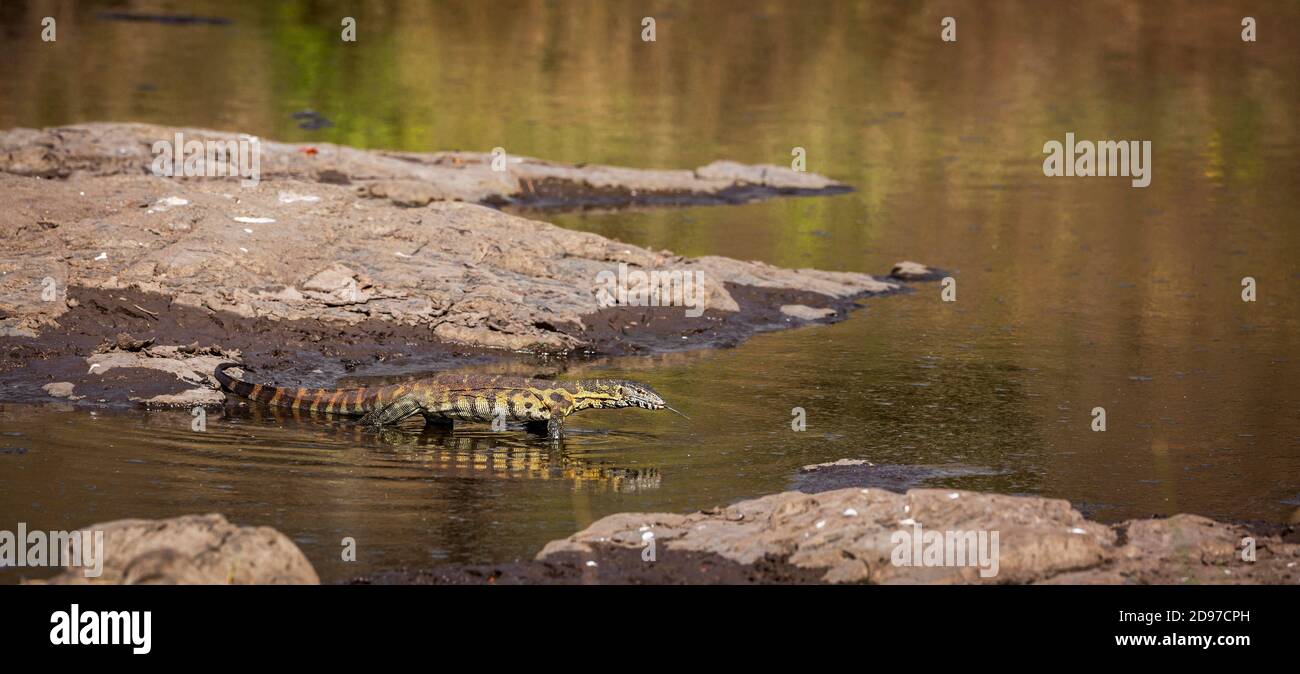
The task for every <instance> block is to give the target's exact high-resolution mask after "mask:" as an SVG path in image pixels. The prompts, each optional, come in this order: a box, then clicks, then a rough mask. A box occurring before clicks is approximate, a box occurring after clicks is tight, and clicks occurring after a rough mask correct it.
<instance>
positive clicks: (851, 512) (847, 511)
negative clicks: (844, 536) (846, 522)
mask: <svg viewBox="0 0 1300 674" xmlns="http://www.w3.org/2000/svg"><path fill="white" fill-rule="evenodd" d="M844 516H845V517H857V516H858V511H856V510H854V509H853V508H845V509H844Z"/></svg>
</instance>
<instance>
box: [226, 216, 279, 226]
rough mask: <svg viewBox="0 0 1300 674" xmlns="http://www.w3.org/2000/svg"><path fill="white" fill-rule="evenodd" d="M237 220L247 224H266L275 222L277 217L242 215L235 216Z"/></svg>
mask: <svg viewBox="0 0 1300 674" xmlns="http://www.w3.org/2000/svg"><path fill="white" fill-rule="evenodd" d="M235 222H242V223H244V224H246V225H266V224H270V223H272V222H275V219H274V218H245V217H242V216H241V217H238V218H235Z"/></svg>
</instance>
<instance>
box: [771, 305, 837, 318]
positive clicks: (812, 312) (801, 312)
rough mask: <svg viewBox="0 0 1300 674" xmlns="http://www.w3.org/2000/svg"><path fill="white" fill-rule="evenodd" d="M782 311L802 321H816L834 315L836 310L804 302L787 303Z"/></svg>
mask: <svg viewBox="0 0 1300 674" xmlns="http://www.w3.org/2000/svg"><path fill="white" fill-rule="evenodd" d="M781 313H783V314H785V315H786V316H790V317H793V318H797V319H799V320H801V321H816V320H820V319H823V318H829V317H831V316H834V315H835V310H834V309H827V308H820V309H819V308H816V307H810V306H806V305H803V304H786V305H783V306H782V307H781Z"/></svg>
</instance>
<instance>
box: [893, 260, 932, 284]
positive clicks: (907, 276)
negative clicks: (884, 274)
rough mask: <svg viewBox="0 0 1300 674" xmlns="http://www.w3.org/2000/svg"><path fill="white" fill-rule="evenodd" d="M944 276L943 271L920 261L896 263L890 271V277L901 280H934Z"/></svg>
mask: <svg viewBox="0 0 1300 674" xmlns="http://www.w3.org/2000/svg"><path fill="white" fill-rule="evenodd" d="M942 276H943V273H942V272H940V271H939V270H937V269H931V268H929V267H927V266H925V265H923V264H920V263H919V262H908V261H903V262H899V263H897V264H895V265H894V269H893V270H892V271H890V272H889V277H890V278H896V279H898V280H900V281H933V280H935V279H938V278H940V277H942Z"/></svg>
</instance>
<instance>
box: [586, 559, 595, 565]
mask: <svg viewBox="0 0 1300 674" xmlns="http://www.w3.org/2000/svg"><path fill="white" fill-rule="evenodd" d="M595 565H596V560H594V559H593V560H590V561H588V562H587V566H595Z"/></svg>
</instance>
